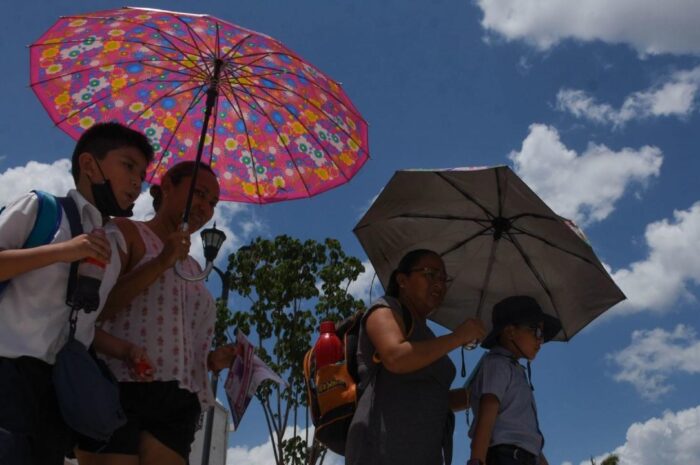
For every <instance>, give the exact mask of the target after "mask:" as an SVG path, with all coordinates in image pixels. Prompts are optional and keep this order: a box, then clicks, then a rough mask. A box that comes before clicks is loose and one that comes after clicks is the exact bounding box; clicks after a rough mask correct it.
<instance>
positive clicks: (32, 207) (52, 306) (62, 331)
mask: <svg viewBox="0 0 700 465" xmlns="http://www.w3.org/2000/svg"><path fill="white" fill-rule="evenodd" d="M68 196H70V197H71V198H72V199H73V200H74V201H75V203H76V205H77V207H78V213H79V214H80V221H81V223H82V226H83V231H84V232H90V231H92V230H93V229H94V228H100V227H102V215H101V214H100V212H99V211H98V210H97V208H95V206H94V205H92V204H91V203H89V202H88V201H87V200H86V199H85V197H83V196H82V195H81V194H80V193H79V192H78V191H76V190H70V191H69V192H68ZM38 207H39V200H38V198H37V196H36V195H35V194H34V193H28V194H26V195H23V196H22V197H20V198H18V199H17V200H15V201H14V202H12V203H11V204H9V205H8V206H7V207H6V208H5V210H4V211H3V212H2V214H0V250H9V249H21V248H22V245H24V242H25V241H26V240H27V237H28V236H29V234H30V232H31V230H32V228H33V227H34V222H35V219H36V215H37V211H38ZM104 228H105V232H106V233H107V239H108V240H109V243H110V246H111V248H112V256H111V259H110V262H109V264H107V266H106V268H105V274H104V277H103V278H102V284H101V285H100V305H99V307H98V310H97V311H95V312H91V313H85V312H83V311H80V312H79V313H78V322H77V325H76V333H75V337H76V339H77V340H79V341H80V342H82V343H83V344H85V345H86V346H89V345H90V344H91V343H92V340H93V337H94V334H95V320H96V319H97V315H99V313H100V311H101V310H102V307H103V306H104V303H105V300H106V299H107V296H108V295H109V291H110V290H111V289H112V287H113V286H114V283H115V282H116V280H117V278H118V276H119V272H120V270H121V262H120V258H119V252H118V250H117V247H120V248H121V249H122V250H124V249H125V248H126V243H125V241H124V238H123V236H122V235H121V233H120V232H119V230H118V229H117V228H116V227H115V226H114V225H109V224H108V225H107V226H105V227H104ZM71 238H72V236H71V231H70V224H69V222H68V216H67V215H66V213H65V212H64V213H63V215H62V218H61V224H60V226H59V228H58V231H57V232H56V235H55V236H54V238H53V240H52V241H51V243H52V244H55V243H58V242H64V241H68V240H70V239H71ZM69 273H70V263H63V262H57V263H53V264H51V265H48V266H45V267H43V268H38V269H36V270H32V271H29V272H27V273H23V274H21V275H18V276H15V277H14V278H12V279H11V280H10V281H9V283H8V285H7V287H6V288H5V290H4V291H3V292H2V293H0V357H7V358H17V357H21V356H30V357H34V358H38V359H40V360H43V361H45V362H47V363H50V364H53V363H54V362H55V360H56V354H57V353H58V351H59V350H60V349H61V347H63V345H64V344H65V343H66V341H67V340H68V332H69V324H68V318H69V316H70V308H69V307H68V306H67V305H66V292H67V285H68V276H69Z"/></svg>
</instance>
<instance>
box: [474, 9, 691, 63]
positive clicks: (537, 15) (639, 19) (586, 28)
mask: <svg viewBox="0 0 700 465" xmlns="http://www.w3.org/2000/svg"><path fill="white" fill-rule="evenodd" d="M476 3H477V5H478V6H479V8H481V10H482V12H483V18H482V20H481V25H482V27H483V28H484V29H485V30H486V31H487V32H489V33H491V34H492V35H495V36H497V37H503V38H505V39H506V40H523V41H525V42H527V43H529V44H531V45H532V46H533V47H535V48H537V49H538V50H547V49H549V48H551V47H553V46H554V45H556V44H558V43H559V42H561V41H563V40H566V39H573V40H578V41H583V42H593V41H598V40H600V41H603V42H607V43H612V44H627V45H628V46H630V47H632V48H633V49H635V50H636V51H637V52H638V53H639V54H640V55H656V54H662V53H672V54H700V28H698V27H697V25H698V22H699V21H700V2H697V1H696V0H665V1H663V2H660V1H657V0H616V1H612V2H611V1H609V0H579V1H575V2H572V1H570V0H537V1H535V0H477V2H476Z"/></svg>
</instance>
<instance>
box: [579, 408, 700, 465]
mask: <svg viewBox="0 0 700 465" xmlns="http://www.w3.org/2000/svg"><path fill="white" fill-rule="evenodd" d="M611 453H613V454H615V455H617V457H618V458H619V460H620V461H619V465H658V464H660V463H663V464H665V465H689V464H691V463H697V462H698V457H700V406H697V407H692V408H689V409H686V410H681V411H678V412H665V413H664V414H663V415H662V416H661V417H658V418H651V419H649V420H647V421H644V422H637V423H633V424H632V425H631V426H630V427H629V428H628V429H627V434H626V437H625V443H624V444H622V445H621V446H620V447H617V448H616V449H615V450H613V451H611V452H609V453H604V454H601V455H599V456H598V457H594V458H593V460H595V463H601V462H602V461H603V459H605V458H606V457H607V456H608V455H610V454H611ZM569 463H570V462H569ZM580 465H591V462H590V460H589V459H585V460H582V461H581V462H580Z"/></svg>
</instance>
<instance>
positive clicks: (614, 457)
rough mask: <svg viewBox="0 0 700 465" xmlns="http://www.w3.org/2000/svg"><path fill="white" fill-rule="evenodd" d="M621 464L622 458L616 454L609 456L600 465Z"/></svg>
mask: <svg viewBox="0 0 700 465" xmlns="http://www.w3.org/2000/svg"><path fill="white" fill-rule="evenodd" d="M619 463H620V458H619V457H618V456H617V455H615V454H610V455H608V456H607V457H606V458H605V459H604V460H603V461H602V462H600V465H618V464H619Z"/></svg>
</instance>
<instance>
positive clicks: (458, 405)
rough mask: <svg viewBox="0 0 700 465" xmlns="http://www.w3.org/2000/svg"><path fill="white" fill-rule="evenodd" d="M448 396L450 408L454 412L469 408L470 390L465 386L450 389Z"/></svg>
mask: <svg viewBox="0 0 700 465" xmlns="http://www.w3.org/2000/svg"><path fill="white" fill-rule="evenodd" d="M448 396H449V397H448V399H449V402H450V409H451V410H452V411H453V412H459V411H460V410H466V409H468V408H469V392H468V391H467V390H466V389H465V388H459V389H450V392H449V393H448Z"/></svg>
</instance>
